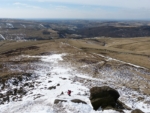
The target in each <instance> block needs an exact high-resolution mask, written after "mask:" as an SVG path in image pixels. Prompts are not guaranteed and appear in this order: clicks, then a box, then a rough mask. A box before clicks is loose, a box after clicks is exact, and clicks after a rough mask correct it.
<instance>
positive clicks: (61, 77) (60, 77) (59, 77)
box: [59, 77, 67, 80]
mask: <svg viewBox="0 0 150 113" xmlns="http://www.w3.org/2000/svg"><path fill="white" fill-rule="evenodd" d="M59 78H61V79H63V80H66V79H67V78H63V77H59Z"/></svg>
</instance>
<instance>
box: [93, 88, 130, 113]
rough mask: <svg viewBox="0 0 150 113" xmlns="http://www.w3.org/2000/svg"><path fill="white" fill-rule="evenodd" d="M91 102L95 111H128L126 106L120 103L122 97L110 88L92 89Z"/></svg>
mask: <svg viewBox="0 0 150 113" xmlns="http://www.w3.org/2000/svg"><path fill="white" fill-rule="evenodd" d="M90 93H91V95H90V100H91V104H92V106H93V109H94V110H98V109H99V108H100V107H101V109H102V110H104V109H114V110H117V111H122V109H128V110H130V108H129V107H127V106H126V105H125V104H123V103H122V102H120V101H119V100H118V98H119V97H120V95H119V93H118V91H116V90H115V89H112V88H110V87H108V86H103V87H93V88H91V89H90Z"/></svg>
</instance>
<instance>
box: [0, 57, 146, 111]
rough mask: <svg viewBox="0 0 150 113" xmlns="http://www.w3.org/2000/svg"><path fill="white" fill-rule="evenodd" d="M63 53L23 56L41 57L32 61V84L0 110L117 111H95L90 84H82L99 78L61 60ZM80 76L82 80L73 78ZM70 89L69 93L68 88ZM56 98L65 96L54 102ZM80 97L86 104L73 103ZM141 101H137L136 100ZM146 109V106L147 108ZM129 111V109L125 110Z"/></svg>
mask: <svg viewBox="0 0 150 113" xmlns="http://www.w3.org/2000/svg"><path fill="white" fill-rule="evenodd" d="M65 55H66V54H52V55H45V56H24V57H35V58H39V59H40V61H39V62H37V63H33V64H32V66H35V67H36V68H34V70H33V74H34V75H36V76H37V78H35V79H31V80H29V81H28V83H32V85H34V87H30V88H28V87H26V86H25V87H24V88H25V90H26V91H27V92H26V94H25V95H22V99H21V100H20V101H10V102H9V103H5V104H4V105H0V113H35V112H36V113H58V112H59V113H117V111H114V110H104V111H102V110H101V109H99V111H95V110H93V108H92V105H91V103H90V100H89V96H90V94H89V88H88V87H87V86H86V84H84V82H85V80H86V81H88V80H89V81H91V82H100V83H101V82H102V81H103V80H96V79H94V78H92V77H88V76H86V75H83V74H81V73H79V72H77V71H76V70H74V69H73V67H71V66H70V65H66V63H64V62H63V56H65ZM76 78H77V79H78V78H82V79H83V80H84V82H83V83H82V82H79V81H78V80H75V79H76ZM68 90H71V91H72V93H71V96H68V94H67V91H68ZM56 99H60V100H66V101H67V102H62V103H58V104H54V101H55V100H56ZM73 99H79V100H82V101H84V102H86V103H87V104H83V103H73V102H71V100H73ZM138 105H140V104H138ZM148 110H149V109H148ZM124 112H125V113H129V111H124Z"/></svg>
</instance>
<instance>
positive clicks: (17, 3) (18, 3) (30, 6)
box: [13, 2, 40, 9]
mask: <svg viewBox="0 0 150 113" xmlns="http://www.w3.org/2000/svg"><path fill="white" fill-rule="evenodd" d="M13 5H16V6H24V7H27V8H35V9H38V8H40V7H38V6H33V5H29V4H24V3H20V2H16V3H13Z"/></svg>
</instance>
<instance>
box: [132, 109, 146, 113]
mask: <svg viewBox="0 0 150 113" xmlns="http://www.w3.org/2000/svg"><path fill="white" fill-rule="evenodd" d="M131 113H144V112H143V111H141V110H140V109H135V110H133V111H132V112H131Z"/></svg>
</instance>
